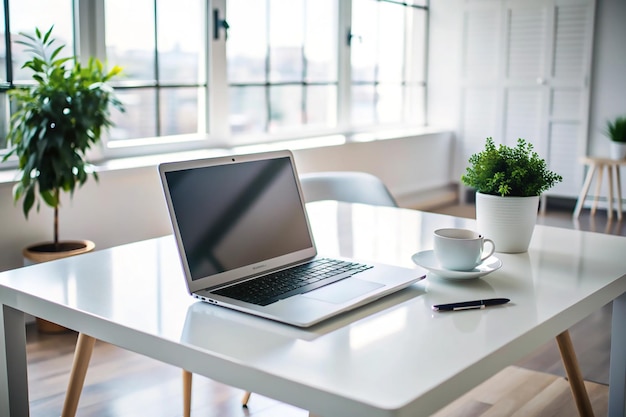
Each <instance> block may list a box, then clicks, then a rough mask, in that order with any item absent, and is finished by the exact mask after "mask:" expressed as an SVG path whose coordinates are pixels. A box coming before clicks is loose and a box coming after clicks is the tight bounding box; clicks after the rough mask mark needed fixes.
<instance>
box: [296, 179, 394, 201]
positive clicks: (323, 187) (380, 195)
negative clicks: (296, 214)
mask: <svg viewBox="0 0 626 417" xmlns="http://www.w3.org/2000/svg"><path fill="white" fill-rule="evenodd" d="M300 182H301V184H302V191H303V193H304V200H305V201H306V202H307V203H308V202H311V201H319V200H337V201H345V202H348V203H363V204H371V205H375V206H388V207H398V203H396V200H395V199H394V198H393V196H392V195H391V193H390V192H389V190H388V189H387V187H386V186H385V184H384V183H383V182H382V181H381V180H380V178H378V177H376V176H374V175H371V174H368V173H365V172H353V171H332V172H315V173H310V174H303V175H301V176H300Z"/></svg>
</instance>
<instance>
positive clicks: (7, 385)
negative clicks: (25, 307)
mask: <svg viewBox="0 0 626 417" xmlns="http://www.w3.org/2000/svg"><path fill="white" fill-rule="evenodd" d="M27 369H28V368H27V363H26V325H25V322H24V313H23V312H21V311H19V310H16V309H14V308H11V307H9V306H6V305H2V308H1V309H0V416H28V415H29V410H28V371H27Z"/></svg>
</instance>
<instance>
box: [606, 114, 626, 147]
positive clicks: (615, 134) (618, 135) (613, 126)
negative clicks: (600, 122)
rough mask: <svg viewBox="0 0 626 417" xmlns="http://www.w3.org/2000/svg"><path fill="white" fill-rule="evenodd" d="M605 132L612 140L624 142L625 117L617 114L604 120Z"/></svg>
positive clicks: (625, 132) (625, 137)
mask: <svg viewBox="0 0 626 417" xmlns="http://www.w3.org/2000/svg"><path fill="white" fill-rule="evenodd" d="M605 134H606V135H607V136H608V137H609V139H611V140H612V141H613V142H619V143H626V117H625V116H618V117H616V118H615V120H609V121H608V122H606V130H605Z"/></svg>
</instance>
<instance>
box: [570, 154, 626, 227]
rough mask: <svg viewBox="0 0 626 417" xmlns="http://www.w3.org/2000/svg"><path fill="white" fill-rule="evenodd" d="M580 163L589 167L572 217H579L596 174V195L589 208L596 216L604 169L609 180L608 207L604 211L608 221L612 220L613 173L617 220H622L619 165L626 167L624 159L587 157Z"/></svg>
mask: <svg viewBox="0 0 626 417" xmlns="http://www.w3.org/2000/svg"><path fill="white" fill-rule="evenodd" d="M581 162H582V163H583V164H585V165H587V166H588V167H589V170H588V171H587V176H586V177H585V183H584V184H583V189H582V191H581V192H580V195H579V196H578V200H577V201H576V208H575V209H574V217H575V218H578V216H580V211H581V210H582V208H583V203H584V202H585V199H586V198H587V193H588V192H589V187H590V186H591V181H592V180H593V176H594V174H595V173H596V171H597V172H598V180H597V181H596V193H595V196H594V199H593V205H592V206H591V214H592V215H594V214H596V208H597V206H598V197H599V196H600V190H601V187H602V173H603V171H604V168H606V171H607V176H608V178H609V184H608V185H609V191H608V194H609V195H608V206H607V209H606V213H607V216H608V218H609V219H612V218H613V171H615V180H616V181H615V182H616V186H617V187H616V188H617V208H616V209H617V218H618V219H619V220H622V184H621V181H620V169H619V167H620V165H626V159H622V160H618V159H610V158H598V157H591V156H587V157H584V158H582V159H581Z"/></svg>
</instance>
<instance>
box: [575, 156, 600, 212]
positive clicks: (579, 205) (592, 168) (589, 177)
mask: <svg viewBox="0 0 626 417" xmlns="http://www.w3.org/2000/svg"><path fill="white" fill-rule="evenodd" d="M596 167H597V166H596V164H592V165H591V166H590V167H589V171H587V177H585V183H584V185H583V189H582V190H581V192H580V195H579V196H578V200H577V201H576V208H575V209H574V218H576V219H577V218H578V217H579V216H580V211H581V210H582V208H583V203H584V202H585V199H586V198H587V193H588V192H589V187H590V186H591V181H592V180H593V175H594V174H595V172H596Z"/></svg>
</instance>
